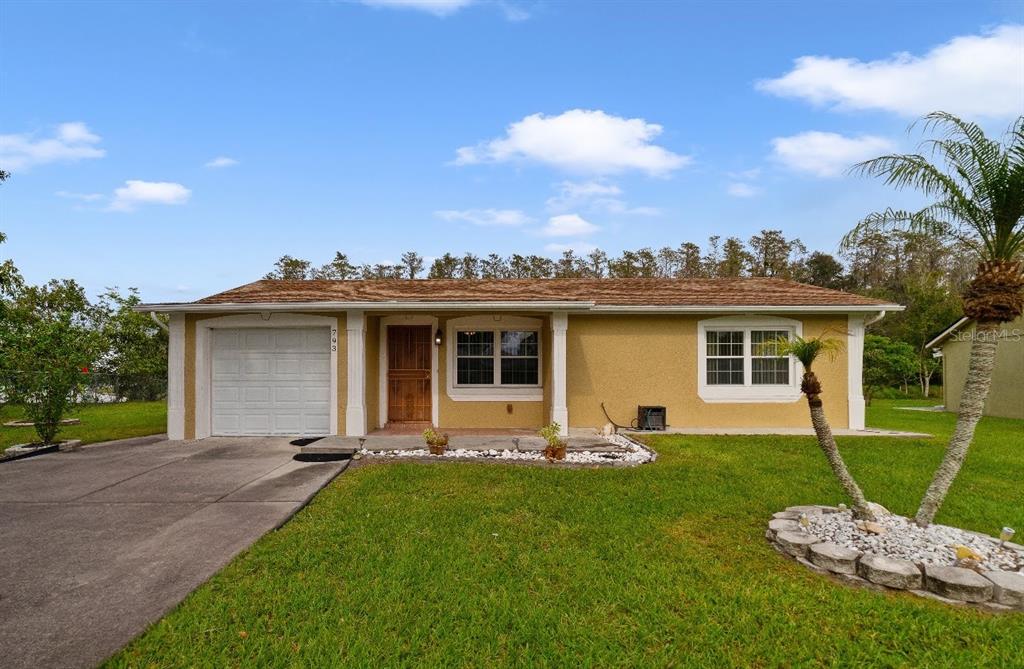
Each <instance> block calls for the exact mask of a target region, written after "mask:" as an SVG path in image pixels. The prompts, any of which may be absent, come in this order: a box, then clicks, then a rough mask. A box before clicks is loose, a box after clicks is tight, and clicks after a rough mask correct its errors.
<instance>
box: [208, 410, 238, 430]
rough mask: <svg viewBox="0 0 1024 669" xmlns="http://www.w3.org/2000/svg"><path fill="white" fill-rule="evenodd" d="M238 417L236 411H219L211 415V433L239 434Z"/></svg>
mask: <svg viewBox="0 0 1024 669" xmlns="http://www.w3.org/2000/svg"><path fill="white" fill-rule="evenodd" d="M239 419H240V416H239V415H238V414H237V413H227V412H224V413H220V414H218V415H216V416H214V417H213V433H214V434H228V435H230V434H240V432H239V429H238V428H239V424H240V422H239Z"/></svg>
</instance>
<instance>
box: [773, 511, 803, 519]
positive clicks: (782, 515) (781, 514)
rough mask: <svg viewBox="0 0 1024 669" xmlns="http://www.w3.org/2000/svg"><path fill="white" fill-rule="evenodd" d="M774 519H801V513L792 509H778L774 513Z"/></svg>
mask: <svg viewBox="0 0 1024 669" xmlns="http://www.w3.org/2000/svg"><path fill="white" fill-rule="evenodd" d="M772 519H773V520H799V519H800V514H799V513H794V512H792V511H776V512H775V513H773V514H772Z"/></svg>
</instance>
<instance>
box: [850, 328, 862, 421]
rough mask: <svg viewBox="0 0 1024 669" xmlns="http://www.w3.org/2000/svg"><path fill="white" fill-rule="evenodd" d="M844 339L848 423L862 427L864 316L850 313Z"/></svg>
mask: <svg viewBox="0 0 1024 669" xmlns="http://www.w3.org/2000/svg"><path fill="white" fill-rule="evenodd" d="M847 324H848V330H847V331H848V335H847V339H846V361H847V383H848V386H849V388H848V396H849V399H848V404H849V411H850V414H849V425H850V429H851V430H863V429H864V317H863V316H854V315H852V314H851V315H850V316H849V320H848V322H847Z"/></svg>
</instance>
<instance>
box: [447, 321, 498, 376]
mask: <svg viewBox="0 0 1024 669" xmlns="http://www.w3.org/2000/svg"><path fill="white" fill-rule="evenodd" d="M455 337H456V339H455V342H456V343H455V355H456V361H455V382H456V383H458V384H459V385H491V384H493V383H494V333H493V332H491V331H489V330H477V331H467V332H457V333H455Z"/></svg>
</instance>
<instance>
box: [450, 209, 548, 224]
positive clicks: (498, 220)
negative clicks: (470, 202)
mask: <svg viewBox="0 0 1024 669" xmlns="http://www.w3.org/2000/svg"><path fill="white" fill-rule="evenodd" d="M434 216H437V217H438V218H440V219H441V220H444V221H465V222H466V223H472V224H473V225H483V226H517V225H523V224H524V223H529V222H530V221H531V220H532V219H531V218H530V217H529V216H527V215H526V214H524V213H523V212H521V211H520V210H518V209H441V210H440V211H435V212H434Z"/></svg>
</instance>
